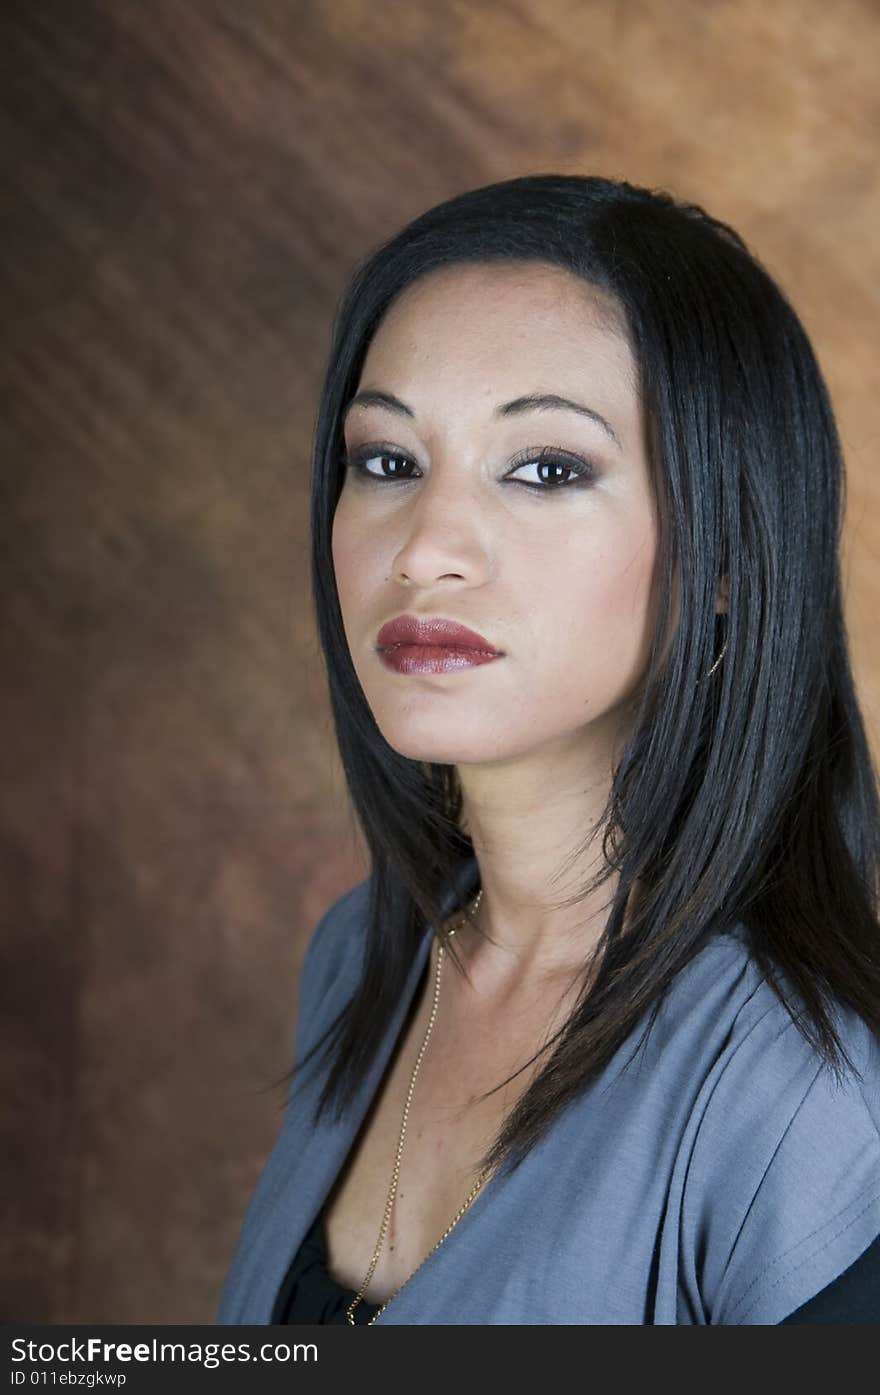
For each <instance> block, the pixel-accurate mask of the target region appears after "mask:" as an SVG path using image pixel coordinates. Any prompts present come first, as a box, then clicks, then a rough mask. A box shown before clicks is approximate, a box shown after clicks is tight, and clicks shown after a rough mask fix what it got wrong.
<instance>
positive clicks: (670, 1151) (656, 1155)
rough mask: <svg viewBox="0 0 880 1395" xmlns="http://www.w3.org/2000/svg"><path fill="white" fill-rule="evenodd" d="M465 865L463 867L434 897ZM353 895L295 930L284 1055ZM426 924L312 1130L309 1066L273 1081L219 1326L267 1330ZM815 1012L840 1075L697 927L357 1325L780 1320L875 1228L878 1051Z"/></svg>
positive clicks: (333, 955)
mask: <svg viewBox="0 0 880 1395" xmlns="http://www.w3.org/2000/svg"><path fill="white" fill-rule="evenodd" d="M475 876H476V865H475V863H474V862H473V861H471V863H470V864H467V866H466V867H465V869H464V873H463V876H462V878H461V882H460V884H459V887H458V890H457V891H454V892H453V893H452V894H451V896H450V899H449V902H448V903H447V904H448V909H450V910H451V909H452V907H453V906H454V905H457V904H459V903H460V901H461V899H462V893H463V892H464V889H465V888H466V887H467V886H469V885H472V884H473V880H474V878H475ZM368 891H369V883H368V882H367V881H364V882H361V883H360V884H359V885H358V886H356V887H354V888H353V889H352V890H351V891H350V892H348V893H347V894H346V895H345V896H343V897H341V898H340V900H339V901H337V902H336V904H335V905H334V906H332V907H331V908H330V910H329V911H328V912H327V914H326V915H325V916H324V917H323V919H322V920H321V921H320V923H319V925H318V927H317V929H316V930H315V932H314V934H313V936H312V939H311V942H310V944H309V948H308V951H307V955H306V959H305V963H304V966H303V971H302V975H301V986H300V1000H299V1018H298V1024H297V1033H296V1060H297V1061H300V1060H301V1058H302V1056H303V1055H304V1054H305V1052H306V1051H307V1050H308V1049H309V1047H310V1046H311V1045H312V1043H313V1042H314V1041H316V1040H317V1039H318V1037H319V1036H320V1035H321V1033H322V1032H323V1030H324V1029H325V1027H326V1026H327V1025H328V1023H329V1022H330V1021H332V1020H333V1018H334V1017H335V1016H336V1014H337V1013H338V1012H339V1010H340V1009H341V1008H342V1006H343V1005H344V1003H345V1002H346V1001H347V1000H348V999H349V998H350V996H351V994H352V992H353V991H354V989H355V987H356V985H357V982H358V979H359V974H360V970H361V965H362V958H363V947H364V930H365V924H366V914H367V905H368ZM432 936H433V929H432V928H431V927H428V928H427V929H426V931H425V933H424V936H423V939H422V941H421V943H420V946H419V950H418V953H417V955H416V958H415V961H414V963H413V966H412V969H411V972H410V975H409V978H408V981H407V985H406V989H405V991H404V993H403V995H402V998H401V1001H400V1003H399V1005H398V1007H397V1010H396V1011H395V1013H394V1015H393V1018H392V1020H391V1021H389V1023H388V1030H387V1033H386V1036H385V1039H384V1041H383V1044H382V1049H381V1051H380V1052H379V1054H378V1056H377V1059H376V1060H375V1061H374V1062H373V1065H372V1067H371V1070H370V1073H369V1076H368V1078H367V1079H366V1081H365V1082H364V1084H363V1086H362V1088H361V1090H360V1091H359V1092H358V1095H357V1098H356V1100H355V1102H354V1104H353V1105H352V1107H351V1108H350V1109H349V1110H348V1111H346V1113H345V1115H344V1116H343V1118H342V1119H340V1120H334V1119H332V1118H331V1117H329V1116H325V1117H324V1118H322V1119H321V1120H320V1122H319V1123H318V1125H317V1126H315V1125H313V1124H312V1121H311V1111H312V1107H313V1104H314V1101H315V1099H316V1097H317V1094H318V1092H319V1090H320V1085H321V1082H322V1079H323V1075H322V1074H320V1073H319V1071H318V1070H317V1069H313V1068H312V1067H313V1066H314V1064H315V1062H314V1058H313V1061H312V1062H310V1063H309V1065H308V1066H307V1067H306V1068H305V1069H304V1070H302V1071H300V1072H298V1073H297V1075H296V1076H295V1078H294V1082H293V1086H292V1089H291V1094H290V1099H289V1102H288V1105H287V1109H286V1112H285V1116H284V1121H283V1124H282V1127H281V1131H280V1133H279V1136H278V1139H277V1141H276V1143H275V1146H274V1148H273V1150H272V1152H271V1154H270V1156H269V1159H268V1161H267V1163H266V1166H265V1169H264V1171H263V1173H262V1176H261V1178H260V1180H259V1182H258V1185H257V1188H256V1191H255V1193H254V1196H253V1198H252V1201H251V1204H250V1207H249V1209H248V1211H247V1214H246V1216H245V1219H244V1223H243V1227H242V1232H241V1236H240V1239H239V1243H238V1247H237V1250H236V1254H235V1257H234V1260H233V1263H232V1266H231V1269H230V1273H229V1275H228V1278H227V1281H226V1285H225V1289H224V1292H223V1295H222V1299H221V1304H220V1310H219V1315H218V1321H219V1322H220V1323H224V1324H226V1323H229V1324H268V1323H270V1322H271V1321H272V1313H273V1308H274V1304H275V1301H276V1296H277V1294H278V1291H279V1286H280V1284H281V1282H282V1280H283V1279H284V1276H285V1274H286V1272H287V1270H288V1267H289V1265H290V1262H291V1259H292V1257H293V1256H294V1255H295V1254H296V1252H297V1250H298V1249H299V1247H300V1245H301V1243H302V1241H303V1239H304V1237H305V1236H306V1235H307V1233H308V1232H309V1230H310V1229H311V1227H312V1225H313V1223H314V1221H315V1218H316V1217H317V1215H318V1213H319V1211H320V1210H321V1208H322V1206H323V1204H324V1201H325V1199H326V1197H327V1195H328V1193H329V1191H330V1189H331V1187H332V1185H333V1182H334V1181H335V1179H336V1177H337V1176H338V1174H339V1172H340V1171H341V1169H342V1165H343V1163H344V1162H345V1159H346V1157H347V1155H348V1153H349V1151H350V1148H351V1146H352V1144H353V1142H354V1139H355V1137H356V1134H357V1131H358V1128H359V1126H360V1124H361V1122H362V1120H363V1119H364V1117H365V1115H366V1113H367V1110H368V1108H369V1105H370V1102H371V1100H372V1099H373V1098H374V1096H375V1094H376V1092H377V1090H378V1086H379V1084H380V1082H381V1080H382V1077H383V1075H384V1072H385V1068H386V1066H387V1064H388V1061H389V1058H390V1055H391V1051H392V1048H393V1046H394V1043H395V1041H396V1040H397V1037H398V1035H399V1033H400V1031H401V1029H402V1026H403V1023H404V1021H405V1018H406V1015H407V1011H408V1009H409V1007H410V1004H411V1003H412V1001H413V998H414V994H415V992H416V989H417V987H418V984H419V982H420V981H421V980H422V978H423V975H424V973H425V972H426V969H427V964H428V955H429V951H430V945H431V940H432ZM836 1022H837V1025H838V1027H839V1029H840V1032H841V1036H842V1040H843V1042H844V1045H845V1046H846V1049H847V1052H848V1054H849V1055H850V1058H851V1060H852V1061H853V1064H854V1066H855V1071H856V1073H850V1072H848V1073H847V1076H846V1079H845V1080H844V1082H843V1084H842V1085H840V1086H839V1085H838V1084H837V1083H836V1081H835V1079H834V1076H833V1074H832V1073H831V1071H830V1070H829V1069H828V1068H827V1067H826V1066H825V1065H824V1064H823V1063H822V1061H821V1059H820V1058H819V1056H818V1055H817V1053H816V1051H815V1049H814V1048H813V1047H811V1046H810V1044H809V1043H808V1042H806V1041H805V1039H804V1038H803V1036H802V1035H801V1033H800V1032H798V1030H797V1029H796V1027H795V1026H794V1023H793V1022H792V1021H791V1018H790V1016H789V1014H788V1013H787V1011H786V1010H785V1008H784V1007H783V1005H782V1004H781V1003H780V1002H779V999H778V998H777V997H776V995H775V993H774V992H773V990H772V989H771V988H770V986H769V985H768V984H767V983H766V982H765V981H764V979H763V977H762V975H761V974H760V972H759V970H758V967H757V965H756V964H755V962H754V960H753V958H752V956H751V954H750V953H749V950H748V945H747V942H746V936H745V931H744V930H743V929H742V928H741V927H736V928H735V929H734V930H733V931H732V932H730V933H728V934H723V935H717V936H715V937H714V938H712V939H711V940H710V941H709V942H708V943H707V944H706V945H705V946H704V947H703V949H702V950H701V951H700V952H699V953H698V954H697V955H696V956H695V957H694V959H692V960H691V962H690V963H689V964H688V965H687V966H686V967H685V968H684V969H683V970H682V971H681V972H680V973H679V975H678V977H677V978H676V980H675V982H674V984H673V985H672V988H671V989H670V991H669V993H668V994H667V997H666V1000H665V1002H664V1003H663V1006H662V1008H661V1010H660V1013H659V1015H658V1018H657V1020H656V1022H655V1024H654V1027H653V1028H652V1030H651V1032H650V1034H649V1036H648V1038H647V1041H646V1042H645V1043H644V1044H643V1045H642V1047H641V1048H640V1049H639V1050H638V1051H636V1047H637V1044H638V1040H639V1037H640V1036H641V1031H642V1028H641V1027H639V1028H637V1029H636V1030H635V1031H634V1033H633V1035H632V1038H631V1039H630V1040H628V1041H627V1042H625V1043H624V1044H623V1045H622V1046H621V1048H620V1049H619V1050H618V1051H617V1052H616V1053H615V1055H614V1056H613V1057H612V1059H611V1061H609V1063H608V1065H607V1066H606V1067H605V1069H604V1070H603V1072H602V1074H601V1076H600V1077H599V1078H598V1079H597V1080H596V1081H594V1082H593V1083H592V1084H591V1085H590V1086H589V1087H588V1088H587V1089H586V1090H585V1091H584V1093H583V1095H582V1096H581V1097H580V1098H579V1099H578V1101H577V1102H576V1103H575V1104H574V1105H573V1106H571V1107H570V1108H569V1109H568V1110H567V1111H565V1113H564V1114H563V1115H561V1116H560V1118H559V1119H557V1121H556V1122H555V1123H554V1125H553V1127H552V1128H551V1129H550V1131H549V1133H548V1134H547V1135H546V1136H545V1138H544V1139H542V1140H541V1142H540V1143H539V1144H538V1145H537V1146H536V1147H535V1148H534V1149H533V1150H532V1151H531V1152H530V1153H529V1155H528V1156H527V1158H526V1159H525V1161H524V1162H523V1163H522V1164H521V1166H520V1167H519V1168H518V1169H517V1170H516V1171H515V1172H514V1173H513V1174H512V1175H510V1176H507V1175H505V1174H504V1173H498V1174H496V1175H495V1176H494V1177H492V1178H490V1179H489V1181H488V1182H487V1183H486V1184H485V1186H484V1188H483V1190H482V1191H481V1192H480V1193H479V1194H478V1196H477V1198H476V1200H475V1201H474V1203H473V1205H472V1206H471V1208H470V1209H469V1210H468V1211H467V1212H466V1213H465V1215H464V1216H463V1217H462V1218H461V1220H460V1221H459V1222H458V1224H457V1226H456V1227H455V1228H454V1230H453V1231H452V1232H451V1233H450V1234H449V1236H448V1237H447V1239H446V1240H445V1241H444V1242H443V1244H442V1245H441V1246H440V1247H439V1249H438V1250H436V1252H435V1253H434V1254H433V1255H432V1256H431V1257H430V1259H429V1260H428V1261H427V1262H426V1263H425V1264H423V1265H422V1267H421V1268H420V1269H419V1270H418V1271H417V1272H416V1273H415V1274H414V1275H413V1277H412V1278H411V1279H410V1280H409V1281H408V1282H407V1283H406V1284H405V1285H404V1287H403V1288H402V1289H401V1290H400V1292H399V1293H398V1294H397V1295H396V1297H395V1298H394V1299H393V1300H392V1301H391V1302H390V1303H389V1304H388V1306H387V1308H386V1309H385V1311H384V1312H383V1313H382V1315H381V1317H379V1319H378V1322H379V1323H391V1324H478V1325H491V1324H512V1325H533V1324H537V1325H549V1324H560V1325H562V1324H596V1325H627V1324H660V1325H668V1324H679V1323H684V1324H691V1323H697V1324H702V1323H712V1324H776V1323H779V1322H781V1321H783V1319H784V1318H786V1317H787V1316H788V1315H789V1314H791V1313H793V1312H794V1311H795V1309H797V1308H799V1307H800V1306H801V1305H802V1304H804V1303H805V1302H806V1301H807V1300H808V1299H810V1298H811V1297H813V1296H814V1295H815V1294H817V1293H818V1292H819V1291H820V1290H821V1289H823V1288H824V1287H826V1286H827V1285H828V1284H830V1283H831V1282H832V1281H833V1280H834V1279H836V1278H837V1277H838V1276H839V1275H841V1274H842V1273H843V1272H844V1270H846V1269H847V1268H849V1266H850V1265H852V1264H853V1263H854V1262H855V1261H856V1260H857V1259H858V1258H859V1256H860V1255H862V1254H863V1252H864V1251H865V1250H867V1248H868V1246H869V1245H870V1244H871V1242H872V1241H873V1240H874V1238H875V1237H876V1236H877V1235H878V1233H880V1042H878V1041H877V1039H876V1038H875V1037H874V1036H873V1034H872V1033H871V1032H870V1031H869V1029H868V1028H867V1026H866V1025H865V1023H864V1022H863V1021H862V1020H861V1019H860V1018H859V1017H858V1016H857V1014H855V1013H853V1012H851V1011H850V1010H849V1009H846V1008H843V1007H842V1006H840V1007H838V1009H837V1010H836ZM642 1025H644V1024H642ZM634 1053H635V1054H634ZM627 1062H629V1064H627ZM625 1065H626V1069H624V1066H625ZM414 1103H415V1102H414Z"/></svg>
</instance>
